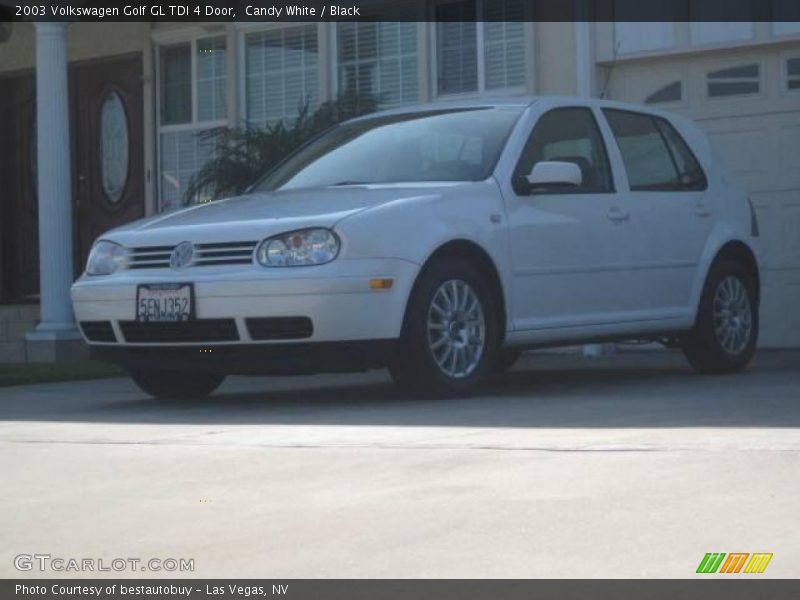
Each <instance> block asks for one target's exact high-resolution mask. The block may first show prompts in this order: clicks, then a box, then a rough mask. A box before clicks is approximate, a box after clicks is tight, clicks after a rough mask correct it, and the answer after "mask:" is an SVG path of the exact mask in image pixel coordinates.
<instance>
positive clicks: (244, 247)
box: [128, 242, 258, 269]
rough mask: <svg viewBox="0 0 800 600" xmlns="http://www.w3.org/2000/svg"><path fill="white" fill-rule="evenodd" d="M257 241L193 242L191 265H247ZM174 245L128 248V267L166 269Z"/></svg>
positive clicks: (250, 260)
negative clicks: (193, 250) (193, 249)
mask: <svg viewBox="0 0 800 600" xmlns="http://www.w3.org/2000/svg"><path fill="white" fill-rule="evenodd" d="M257 244H258V242H220V243H216V244H195V247H194V248H195V253H194V260H193V261H192V264H191V265H190V266H192V267H212V266H218V265H249V264H250V263H251V262H252V261H253V250H255V247H256V245H257ZM174 249H175V246H140V247H137V248H130V249H129V255H128V258H129V261H128V268H129V269H168V268H169V257H170V255H171V254H172V251H173V250H174Z"/></svg>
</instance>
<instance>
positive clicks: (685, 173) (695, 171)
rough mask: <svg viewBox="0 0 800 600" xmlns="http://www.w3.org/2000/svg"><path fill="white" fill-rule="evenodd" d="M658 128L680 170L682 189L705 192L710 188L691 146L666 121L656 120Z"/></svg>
mask: <svg viewBox="0 0 800 600" xmlns="http://www.w3.org/2000/svg"><path fill="white" fill-rule="evenodd" d="M656 122H657V123H658V128H659V129H660V130H661V133H662V134H663V135H664V139H665V140H667V145H668V146H669V150H670V152H671V153H672V157H673V158H674V159H675V166H676V167H677V168H678V176H679V178H680V185H681V189H684V190H704V189H706V187H708V183H707V182H706V175H705V173H704V172H703V168H702V167H701V166H700V163H699V162H697V159H696V158H695V156H694V154H693V153H692V151H691V150H690V149H689V145H688V144H687V143H686V142H685V141H684V139H683V138H682V137H681V135H680V134H679V133H678V132H677V131H676V130H675V128H674V127H673V126H672V125H671V124H670V123H669V122H668V121H666V120H664V119H656Z"/></svg>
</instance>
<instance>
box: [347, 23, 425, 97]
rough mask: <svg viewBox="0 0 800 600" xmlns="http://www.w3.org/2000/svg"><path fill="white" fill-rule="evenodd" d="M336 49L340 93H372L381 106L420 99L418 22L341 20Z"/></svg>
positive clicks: (361, 94) (362, 94)
mask: <svg viewBox="0 0 800 600" xmlns="http://www.w3.org/2000/svg"><path fill="white" fill-rule="evenodd" d="M336 48H337V57H338V82H339V94H340V95H341V94H350V93H355V94H358V95H359V96H364V95H370V96H372V97H374V98H375V100H376V101H377V102H378V106H379V107H380V108H392V107H395V106H400V105H402V104H409V103H413V102H417V101H418V100H419V91H418V84H417V24H416V23H414V22H390V21H380V22H369V21H351V22H343V23H338V24H337V26H336Z"/></svg>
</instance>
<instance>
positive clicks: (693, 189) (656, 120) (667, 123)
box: [600, 106, 708, 193]
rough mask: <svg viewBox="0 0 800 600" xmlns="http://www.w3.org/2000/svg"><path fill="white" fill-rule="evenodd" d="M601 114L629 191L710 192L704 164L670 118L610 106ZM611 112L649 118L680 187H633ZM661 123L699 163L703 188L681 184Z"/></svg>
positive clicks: (602, 110) (601, 110)
mask: <svg viewBox="0 0 800 600" xmlns="http://www.w3.org/2000/svg"><path fill="white" fill-rule="evenodd" d="M600 112H602V113H603V118H604V119H605V120H606V124H607V125H608V129H609V131H610V132H611V137H612V138H613V139H614V143H615V144H616V145H617V151H618V152H619V157H620V161H621V166H622V168H623V169H624V170H625V179H626V180H627V182H628V190H629V191H631V192H655V193H663V192H668V193H674V192H703V191H706V190H708V175H707V174H706V170H705V169H704V168H703V164H702V163H701V162H700V161H699V160H698V158H697V154H695V152H694V150H692V146H691V144H689V143H688V142H687V141H686V138H684V137H683V136H682V135H681V132H680V131H678V128H677V127H675V126H674V125H673V124H672V123H670V121H669V119H668V118H666V117H662V116H660V115H656V114H652V113H647V112H641V111H636V110H629V109H625V108H612V107H608V106H603V107H601V108H600ZM609 112H617V113H626V114H630V115H635V116H638V117H647V118H648V119H649V120H651V121H652V122H653V124H654V126H655V129H656V131H657V132H658V135H659V138H660V139H661V142H662V143H663V144H664V147H665V148H666V149H667V155H668V156H669V159H670V161H671V162H672V167H673V168H674V169H675V175H676V180H677V182H678V185H676V186H675V187H673V188H654V187H649V188H648V187H639V186H637V187H633V186H631V180H630V175H629V174H628V166H627V165H626V164H625V155H624V154H623V152H622V148H620V146H619V141H618V140H617V136H616V134H615V133H614V128H613V127H612V126H611V122H610V121H609V119H608V113H609ZM659 123H663V124H664V125H665V126H666V127H669V128H670V129H671V130H672V132H673V133H674V134H675V135H676V136H678V139H680V140H681V141H682V142H683V145H684V146H686V149H687V150H688V151H689V155H690V156H691V157H692V159H693V160H694V161H695V163H697V167H698V168H699V169H700V173H701V174H702V175H703V185H702V187H694V186H691V187H690V186H686V185H683V184H681V183H680V178H681V172H680V169H679V168H678V161H677V159H676V158H675V156H674V154H673V153H672V148H671V146H670V143H669V141H668V140H667V138H666V136H665V135H664V132H663V131H662V129H661V127H660V126H659Z"/></svg>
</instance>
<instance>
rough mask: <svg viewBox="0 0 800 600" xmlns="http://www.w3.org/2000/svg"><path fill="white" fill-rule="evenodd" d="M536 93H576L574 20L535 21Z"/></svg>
mask: <svg viewBox="0 0 800 600" xmlns="http://www.w3.org/2000/svg"><path fill="white" fill-rule="evenodd" d="M535 47H536V67H535V68H536V93H537V94H557V95H573V94H575V93H576V74H575V25H574V23H536V32H535Z"/></svg>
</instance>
